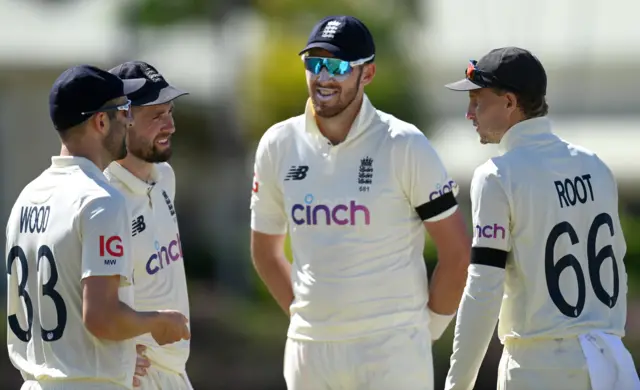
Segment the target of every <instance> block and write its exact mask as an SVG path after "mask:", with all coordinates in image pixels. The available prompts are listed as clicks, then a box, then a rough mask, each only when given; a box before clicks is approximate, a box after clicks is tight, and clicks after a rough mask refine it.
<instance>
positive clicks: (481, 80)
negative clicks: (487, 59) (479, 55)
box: [464, 60, 518, 91]
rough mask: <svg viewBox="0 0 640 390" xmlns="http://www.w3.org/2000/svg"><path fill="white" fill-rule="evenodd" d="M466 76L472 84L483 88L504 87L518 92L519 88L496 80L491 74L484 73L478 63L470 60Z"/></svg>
mask: <svg viewBox="0 0 640 390" xmlns="http://www.w3.org/2000/svg"><path fill="white" fill-rule="evenodd" d="M464 76H465V77H466V78H467V80H469V81H471V82H472V83H474V84H476V85H479V86H480V87H482V88H492V87H502V88H505V89H507V90H510V91H518V88H515V87H512V86H511V85H509V84H506V83H504V82H502V81H500V80H498V79H497V78H496V76H494V75H492V74H491V73H487V72H483V71H481V70H480V69H478V61H476V60H469V65H467V69H465V71H464Z"/></svg>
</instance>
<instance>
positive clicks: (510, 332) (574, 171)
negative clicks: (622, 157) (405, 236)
mask: <svg viewBox="0 0 640 390" xmlns="http://www.w3.org/2000/svg"><path fill="white" fill-rule="evenodd" d="M500 148H501V149H502V151H503V152H504V154H503V155H502V156H500V157H496V158H493V159H491V160H489V161H488V162H487V163H485V164H484V165H482V166H480V167H479V168H478V169H477V170H476V172H475V175H474V182H473V186H472V187H473V188H472V198H473V199H474V224H475V233H474V246H479V247H492V248H495V249H502V250H506V251H510V256H509V258H508V261H507V267H506V271H507V277H506V282H505V295H504V300H503V306H502V310H501V313H500V324H499V335H500V337H501V338H502V339H504V338H505V337H519V338H531V337H567V336H575V335H579V334H582V333H585V332H588V331H590V330H602V331H606V332H609V333H613V334H617V335H620V336H623V335H624V325H625V322H626V308H627V302H626V295H627V274H626V270H625V266H624V262H623V259H624V256H625V253H626V244H625V241H624V236H623V233H622V229H621V226H620V219H619V215H618V193H617V185H616V181H615V178H614V177H613V175H612V173H611V171H610V170H609V168H608V167H607V166H606V165H605V164H604V163H603V162H602V161H601V160H600V159H599V158H598V156H596V155H595V154H594V153H592V152H590V151H588V150H585V149H583V148H581V147H578V146H575V145H572V144H570V143H568V142H566V141H564V140H562V139H560V138H558V137H557V136H556V135H554V134H553V133H552V132H551V126H550V123H549V121H548V119H546V118H537V119H531V120H528V121H525V122H522V123H520V124H518V125H516V126H514V127H513V128H512V129H511V130H509V131H508V132H507V134H506V135H505V137H504V138H503V140H502V142H501V143H500ZM492 181H497V182H498V183H499V185H496V186H491V185H486V183H491V182H492ZM483 182H484V183H485V185H483ZM491 188H494V189H495V188H502V190H503V191H502V192H500V191H494V190H491ZM503 199H504V200H503ZM501 203H503V204H504V205H501Z"/></svg>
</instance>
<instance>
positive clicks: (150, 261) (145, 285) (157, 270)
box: [105, 162, 189, 373]
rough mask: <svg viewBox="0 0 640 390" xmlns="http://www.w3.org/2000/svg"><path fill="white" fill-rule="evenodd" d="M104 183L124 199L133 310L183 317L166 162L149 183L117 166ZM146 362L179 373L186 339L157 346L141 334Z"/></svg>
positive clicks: (185, 301)
mask: <svg viewBox="0 0 640 390" xmlns="http://www.w3.org/2000/svg"><path fill="white" fill-rule="evenodd" d="M105 175H106V176H107V178H108V179H109V182H110V183H111V184H112V185H113V186H115V187H116V188H118V189H119V190H120V191H121V192H122V193H123V194H124V196H125V198H126V200H127V205H128V207H129V210H130V212H131V221H130V224H129V226H130V228H131V233H130V234H131V244H132V247H133V251H132V253H133V259H134V273H133V275H134V278H133V281H134V282H133V284H134V289H135V308H136V310H139V311H155V310H178V311H179V312H181V313H182V314H184V315H185V316H186V317H187V318H189V295H188V293H187V278H186V276H185V272H184V262H183V261H184V257H183V254H182V244H181V241H180V231H179V230H178V219H177V215H176V209H175V206H174V198H175V192H176V189H175V188H176V181H175V174H174V172H173V169H172V168H171V166H170V165H169V164H167V163H160V164H154V166H153V169H152V175H151V177H152V183H153V184H149V183H146V182H145V181H143V180H140V179H139V178H137V177H136V176H135V175H133V174H132V173H131V172H129V171H128V170H127V169H125V168H124V167H122V166H121V165H120V164H118V163H117V162H113V163H111V165H109V167H108V168H107V169H106V170H105ZM138 343H139V344H143V345H146V346H147V353H146V355H147V357H148V358H149V359H150V360H151V361H152V364H157V365H160V366H162V367H164V368H167V369H170V370H172V371H175V372H178V373H183V372H184V371H185V365H186V363H187V359H188V358H189V340H182V341H179V342H177V343H172V344H166V345H164V346H159V345H158V344H157V343H156V341H155V340H154V339H153V337H151V334H150V333H148V334H145V335H142V336H140V337H139V338H138Z"/></svg>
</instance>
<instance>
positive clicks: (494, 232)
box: [475, 223, 507, 240]
mask: <svg viewBox="0 0 640 390" xmlns="http://www.w3.org/2000/svg"><path fill="white" fill-rule="evenodd" d="M475 233H476V237H478V238H501V239H503V240H504V239H505V237H506V234H507V233H506V231H505V229H504V227H502V226H500V225H498V224H497V223H494V224H493V225H485V226H480V225H476V229H475Z"/></svg>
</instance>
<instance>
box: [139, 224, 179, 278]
mask: <svg viewBox="0 0 640 390" xmlns="http://www.w3.org/2000/svg"><path fill="white" fill-rule="evenodd" d="M155 247H156V248H155V249H156V253H154V254H153V255H151V257H149V260H147V267H146V268H147V273H148V274H149V275H153V274H155V273H156V272H158V271H160V270H161V269H163V268H164V266H165V265H171V262H173V261H178V260H180V259H181V258H183V256H182V243H181V242H180V234H176V239H175V240H171V242H169V244H168V245H166V246H165V245H163V246H160V243H159V242H158V241H156V243H155Z"/></svg>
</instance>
